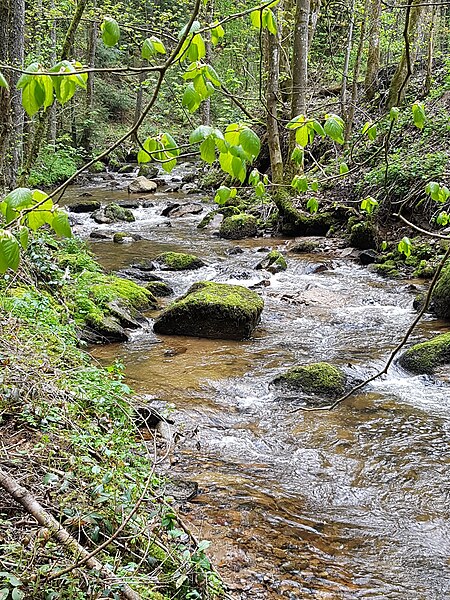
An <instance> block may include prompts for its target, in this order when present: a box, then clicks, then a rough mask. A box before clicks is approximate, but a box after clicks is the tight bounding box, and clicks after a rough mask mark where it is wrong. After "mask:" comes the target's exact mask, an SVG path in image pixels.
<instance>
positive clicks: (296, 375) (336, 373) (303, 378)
mask: <svg viewBox="0 0 450 600" xmlns="http://www.w3.org/2000/svg"><path fill="white" fill-rule="evenodd" d="M273 383H274V384H275V385H277V386H281V387H286V388H288V389H291V390H298V391H301V392H304V393H305V394H315V395H321V396H326V397H327V398H335V397H336V396H340V395H341V394H343V393H344V391H345V384H346V376H345V374H344V373H343V372H342V371H341V370H340V369H338V368H337V367H335V366H333V365H330V364H329V363H326V362H319V363H312V364H310V365H304V366H299V367H292V368H291V369H289V370H288V371H286V372H285V373H282V374H281V375H279V376H278V377H276V378H275V379H274V380H273Z"/></svg>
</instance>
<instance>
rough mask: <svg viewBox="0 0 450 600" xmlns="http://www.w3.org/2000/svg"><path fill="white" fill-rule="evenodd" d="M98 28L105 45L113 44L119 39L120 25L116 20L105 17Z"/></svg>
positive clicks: (109, 46)
mask: <svg viewBox="0 0 450 600" xmlns="http://www.w3.org/2000/svg"><path fill="white" fill-rule="evenodd" d="M100 28H101V30H102V40H103V43H104V44H105V46H107V47H108V48H111V46H115V45H116V44H117V42H118V41H119V39H120V27H119V25H118V23H117V21H116V20H115V19H113V18H111V17H105V18H104V19H103V23H102V24H101V27H100Z"/></svg>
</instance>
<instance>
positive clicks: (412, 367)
mask: <svg viewBox="0 0 450 600" xmlns="http://www.w3.org/2000/svg"><path fill="white" fill-rule="evenodd" d="M399 363H400V364H401V366H402V367H404V368H405V369H407V370H408V371H411V372H412V373H433V372H434V371H435V369H436V368H437V367H438V366H439V365H444V364H448V363H450V333H444V334H442V335H437V336H436V337H434V338H433V339H432V340H429V341H428V342H423V343H421V344H416V345H415V346H412V348H409V350H407V351H406V352H405V353H404V354H403V355H402V356H401V357H400V359H399Z"/></svg>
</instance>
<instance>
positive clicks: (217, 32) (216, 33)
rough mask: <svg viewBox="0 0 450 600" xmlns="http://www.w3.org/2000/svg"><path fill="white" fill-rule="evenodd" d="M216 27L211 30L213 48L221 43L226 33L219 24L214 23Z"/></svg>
mask: <svg viewBox="0 0 450 600" xmlns="http://www.w3.org/2000/svg"><path fill="white" fill-rule="evenodd" d="M214 25H215V26H214V27H213V28H212V29H211V42H212V45H213V46H217V44H218V43H219V42H220V40H221V39H222V38H223V36H224V35H225V31H224V28H223V27H222V25H219V24H217V25H216V24H215V23H214Z"/></svg>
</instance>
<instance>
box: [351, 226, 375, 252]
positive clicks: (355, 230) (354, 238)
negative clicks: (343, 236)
mask: <svg viewBox="0 0 450 600" xmlns="http://www.w3.org/2000/svg"><path fill="white" fill-rule="evenodd" d="M349 243H350V245H351V246H353V248H358V250H369V249H375V248H376V247H377V243H376V240H375V231H374V228H373V225H371V223H367V221H366V222H363V223H355V224H354V225H352V226H351V229H350V234H349Z"/></svg>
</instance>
